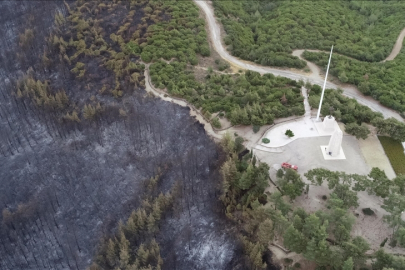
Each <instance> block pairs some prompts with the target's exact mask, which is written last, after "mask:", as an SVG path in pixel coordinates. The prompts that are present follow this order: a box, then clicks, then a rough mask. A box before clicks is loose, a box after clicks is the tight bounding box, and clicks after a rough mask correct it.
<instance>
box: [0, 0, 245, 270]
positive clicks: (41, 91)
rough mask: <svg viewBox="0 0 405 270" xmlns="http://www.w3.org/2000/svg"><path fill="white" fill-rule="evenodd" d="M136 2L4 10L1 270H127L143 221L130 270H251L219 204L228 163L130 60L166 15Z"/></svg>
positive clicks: (36, 4) (4, 4) (28, 4)
mask: <svg viewBox="0 0 405 270" xmlns="http://www.w3.org/2000/svg"><path fill="white" fill-rule="evenodd" d="M79 2H80V1H79ZM133 2H136V1H133ZM138 2H140V3H138V4H137V6H131V3H132V2H131V1H122V2H121V1H120V2H118V1H104V2H100V1H97V2H94V3H96V4H94V5H90V4H89V5H88V6H85V7H82V8H81V9H80V12H81V13H80V14H78V13H77V10H78V9H77V7H76V6H75V5H77V3H76V2H64V1H1V2H0V14H1V16H0V24H1V27H0V33H1V36H2V38H1V39H0V127H1V128H0V181H1V184H0V207H1V211H2V214H1V222H0V269H2V270H8V269H10V270H11V269H12V270H19V269H118V267H120V266H121V267H122V264H123V257H124V255H122V254H123V253H122V250H119V249H118V248H119V247H120V248H122V246H123V245H124V246H125V247H128V244H126V245H125V244H122V243H123V242H125V241H124V240H125V237H124V240H122V237H123V236H122V235H123V231H124V230H125V233H126V234H127V232H128V231H127V229H128V228H130V227H129V226H130V225H131V223H130V222H129V221H128V220H129V217H130V216H132V215H136V213H138V212H139V214H140V216H142V215H144V214H145V213H146V215H148V218H147V220H148V221H147V226H148V227H147V228H148V229H147V232H140V233H138V234H137V235H136V236H134V237H133V238H131V239H129V240H130V245H129V247H130V248H131V252H130V254H129V255H128V257H129V259H128V260H127V263H128V262H129V261H131V262H132V260H134V259H135V257H136V258H138V257H139V258H140V261H138V262H133V263H134V265H135V264H136V263H138V264H137V266H134V268H129V267H128V268H120V269H152V268H147V266H148V264H149V265H152V266H153V269H247V268H248V267H246V262H245V261H244V259H242V258H243V257H242V256H241V253H242V247H241V244H240V243H239V242H238V241H237V239H236V238H235V237H234V234H233V233H234V231H235V227H234V225H233V224H232V223H231V222H230V221H228V220H227V219H226V216H225V214H224V206H223V204H222V203H221V202H220V201H219V199H218V197H219V188H220V181H221V177H220V173H219V171H218V169H219V168H220V166H221V165H222V162H223V161H224V160H225V159H226V155H225V154H224V153H223V151H222V150H221V149H220V147H219V146H218V145H216V144H215V143H214V142H213V141H212V140H211V139H210V138H209V137H208V136H207V135H206V134H205V131H204V128H203V126H202V125H201V124H199V123H198V122H197V121H196V120H195V119H194V118H192V117H191V116H190V114H189V109H188V108H183V107H180V106H177V105H175V104H172V103H170V102H165V101H162V100H159V99H158V98H155V97H153V96H151V95H148V94H147V93H146V91H144V81H143V80H144V77H143V68H144V66H143V64H142V63H140V61H139V59H138V58H137V57H135V56H132V57H126V56H123V55H122V54H120V52H121V48H120V45H119V41H120V40H124V41H125V40H126V38H128V37H130V36H132V35H133V33H134V32H136V31H137V33H138V34H137V35H139V38H140V39H142V38H143V35H147V29H148V25H150V24H153V23H154V20H155V21H156V20H168V19H169V18H168V16H167V15H165V14H164V12H162V14H160V15H159V16H160V17H158V18H156V17H154V18H152V19H150V18H149V19H148V18H146V19H145V18H144V16H145V14H143V11H142V9H141V7H142V5H144V3H142V1H138ZM90 3H93V2H90ZM69 14H70V15H69ZM92 14H93V15H94V19H92V16H93V15H92ZM101 18H103V19H101ZM122 25H124V26H125V29H123V30H122V28H120V27H121V26H122ZM121 30H122V31H121ZM120 31H121V35H119V36H120V37H119V38H117V36H118V35H117V36H114V35H111V34H113V33H116V32H120ZM114 39H115V40H116V42H115V41H114ZM140 42H142V41H140ZM91 43H92V44H94V46H92V45H91V46H90V44H91ZM117 66H119V68H117ZM162 194H163V195H162ZM159 195H160V197H159ZM164 196H166V197H167V198H169V199H170V203H169V202H168V201H169V199H167V200H165V199H164V198H166V197H164ZM156 198H158V199H156ZM159 198H162V199H161V200H160V199H159ZM159 200H160V201H159ZM162 201H163V202H162ZM160 202H162V204H163V205H164V206H162V205H159V204H158V203H160ZM152 204H153V207H152V206H151V205H152ZM155 205H157V206H156V207H157V208H158V210H156V209H155ZM149 208H150V209H152V208H153V211H152V210H148V209H149ZM137 209H143V210H139V211H138V212H135V211H136V210H137ZM145 209H146V210H145ZM156 212H158V214H156ZM131 213H132V214H131ZM152 214H153V215H152ZM156 217H157V218H158V219H156ZM123 224H125V225H123ZM145 224H146V223H145ZM145 226H146V225H145ZM123 228H124V229H123ZM138 229H139V226H138ZM128 230H129V229H128ZM139 230H140V229H139ZM145 230H146V229H145ZM120 233H121V236H120ZM134 235H135V234H134ZM109 239H110V240H111V239H113V240H114V239H115V240H114V241H118V242H120V241H121V242H120V244H119V245H118V244H117V245H115V244H111V245H112V249H113V251H112V254H113V255H114V256H117V257H119V260H118V261H115V259H114V258H112V257H111V256H112V255H111V252H110V250H108V248H109V247H111V245H110V246H108V243H111V242H113V241H108V240H109ZM117 239H118V240H117ZM120 239H121V240H120ZM125 243H127V242H125ZM114 245H115V246H114ZM118 246H119V247H118ZM141 246H142V248H140V247H141ZM143 247H145V249H146V250H147V249H148V247H149V249H150V253H149V255H145V254H141V253H140V251H139V250H141V249H142V250H143ZM106 249H107V250H106ZM152 249H153V251H154V252H155V253H156V250H158V252H157V253H160V255H159V254H158V255H156V254H155V253H153V254H154V255H153V256H155V257H153V256H152ZM159 250H160V251H159ZM135 253H136V254H137V255H136V256H135V255H134V254H135ZM103 254H107V255H106V256H107V257H106V258H107V259H106V258H103ZM100 256H101V257H100ZM142 256H143V257H142ZM157 257H159V258H158V259H157ZM155 260H157V262H155ZM143 265H144V266H143ZM155 266H156V267H155ZM135 267H139V268H135ZM142 267H145V268H142ZM157 267H159V268H157Z"/></svg>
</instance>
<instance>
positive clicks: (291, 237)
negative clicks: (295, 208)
mask: <svg viewBox="0 0 405 270" xmlns="http://www.w3.org/2000/svg"><path fill="white" fill-rule="evenodd" d="M284 246H285V247H286V248H288V249H289V250H291V251H294V252H296V253H302V252H304V251H305V248H306V239H305V237H304V235H303V234H302V233H300V232H299V231H298V230H297V229H296V228H294V226H293V225H290V226H289V227H288V229H287V230H286V231H285V233H284Z"/></svg>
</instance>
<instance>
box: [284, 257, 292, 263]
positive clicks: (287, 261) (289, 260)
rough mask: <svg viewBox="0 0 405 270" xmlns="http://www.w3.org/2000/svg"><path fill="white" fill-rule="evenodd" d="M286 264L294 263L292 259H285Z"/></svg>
mask: <svg viewBox="0 0 405 270" xmlns="http://www.w3.org/2000/svg"><path fill="white" fill-rule="evenodd" d="M284 262H285V263H286V264H290V263H292V262H293V260H292V259H290V258H285V259H284Z"/></svg>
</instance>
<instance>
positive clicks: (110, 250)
mask: <svg viewBox="0 0 405 270" xmlns="http://www.w3.org/2000/svg"><path fill="white" fill-rule="evenodd" d="M106 258H107V263H108V264H109V265H110V266H111V267H114V266H115V263H116V261H117V252H116V247H115V243H114V241H113V240H112V239H109V240H108V244H107V251H106Z"/></svg>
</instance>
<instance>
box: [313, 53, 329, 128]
mask: <svg viewBox="0 0 405 270" xmlns="http://www.w3.org/2000/svg"><path fill="white" fill-rule="evenodd" d="M332 51H333V45H332V49H330V55H329V62H328V68H327V69H326V75H325V81H324V83H323V89H322V95H321V100H320V101H319V109H318V114H317V115H316V121H319V114H320V113H321V107H322V101H323V94H324V93H325V87H326V80H327V79H328V73H329V65H330V60H331V59H332Z"/></svg>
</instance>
